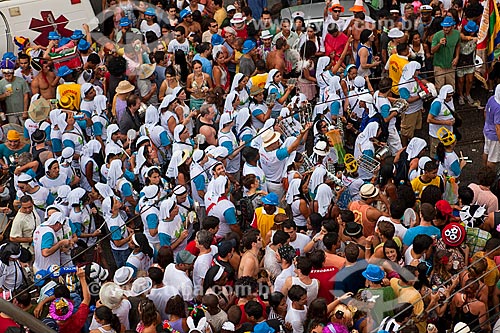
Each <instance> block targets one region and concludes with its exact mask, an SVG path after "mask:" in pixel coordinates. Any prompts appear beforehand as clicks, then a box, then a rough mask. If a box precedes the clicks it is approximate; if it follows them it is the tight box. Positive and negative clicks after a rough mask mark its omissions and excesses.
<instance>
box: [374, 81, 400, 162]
mask: <svg viewBox="0 0 500 333" xmlns="http://www.w3.org/2000/svg"><path fill="white" fill-rule="evenodd" d="M391 87H392V79H391V78H388V77H385V78H383V79H382V80H380V83H379V90H377V91H376V92H375V94H373V97H374V102H375V103H374V104H375V108H376V110H377V111H378V112H380V114H381V115H382V117H383V118H384V121H385V122H386V123H389V124H388V127H389V128H388V131H389V136H388V138H387V145H388V146H389V149H390V152H391V155H392V156H394V155H395V154H396V153H397V152H398V151H399V150H400V149H401V148H402V145H401V138H400V137H399V133H398V130H397V128H396V116H397V115H398V111H397V110H393V109H391V102H390V101H389V99H388V95H389V94H390V92H391Z"/></svg>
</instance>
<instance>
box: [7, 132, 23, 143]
mask: <svg viewBox="0 0 500 333" xmlns="http://www.w3.org/2000/svg"><path fill="white" fill-rule="evenodd" d="M7 140H9V141H17V140H21V135H19V132H18V131H16V130H10V131H8V132H7Z"/></svg>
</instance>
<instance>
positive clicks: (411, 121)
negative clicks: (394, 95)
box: [399, 61, 424, 146]
mask: <svg viewBox="0 0 500 333" xmlns="http://www.w3.org/2000/svg"><path fill="white" fill-rule="evenodd" d="M420 68H421V66H420V64H419V63H418V62H416V61H410V62H409V63H408V64H406V65H405V67H403V74H402V75H401V79H400V80H399V96H401V98H402V99H405V100H406V101H407V102H408V103H409V104H410V105H409V106H408V109H407V110H406V111H405V112H404V113H403V114H402V115H401V143H402V144H403V146H407V145H408V142H409V141H410V139H411V138H413V136H414V135H415V130H416V129H421V128H422V110H423V108H424V103H423V101H422V99H421V98H420V95H419V94H418V92H419V91H420V86H419V84H418V82H417V81H416V79H415V78H416V77H417V76H418V74H419V70H420Z"/></svg>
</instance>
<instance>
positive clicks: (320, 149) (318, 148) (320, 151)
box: [313, 140, 330, 156]
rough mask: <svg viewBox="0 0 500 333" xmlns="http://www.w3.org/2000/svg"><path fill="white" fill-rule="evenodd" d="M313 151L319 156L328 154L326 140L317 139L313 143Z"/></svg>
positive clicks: (328, 149)
mask: <svg viewBox="0 0 500 333" xmlns="http://www.w3.org/2000/svg"><path fill="white" fill-rule="evenodd" d="M313 152H314V153H315V154H316V155H319V156H326V155H328V153H329V152H330V148H329V147H328V143H327V142H326V141H323V140H319V141H318V142H316V144H315V145H314V148H313Z"/></svg>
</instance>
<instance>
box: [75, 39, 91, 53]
mask: <svg viewBox="0 0 500 333" xmlns="http://www.w3.org/2000/svg"><path fill="white" fill-rule="evenodd" d="M88 49H90V43H89V42H88V41H86V40H85V39H80V41H79V42H78V50H80V51H87V50H88Z"/></svg>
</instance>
